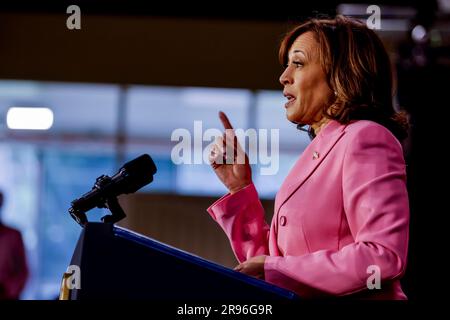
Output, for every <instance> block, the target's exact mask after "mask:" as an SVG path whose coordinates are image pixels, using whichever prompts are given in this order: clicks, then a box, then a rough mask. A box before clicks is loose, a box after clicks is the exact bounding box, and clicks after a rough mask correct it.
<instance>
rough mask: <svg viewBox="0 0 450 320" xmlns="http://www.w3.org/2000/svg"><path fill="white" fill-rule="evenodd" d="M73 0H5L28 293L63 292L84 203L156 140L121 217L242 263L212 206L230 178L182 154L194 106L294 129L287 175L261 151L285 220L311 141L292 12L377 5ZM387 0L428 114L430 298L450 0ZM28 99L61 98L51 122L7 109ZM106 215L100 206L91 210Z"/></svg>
mask: <svg viewBox="0 0 450 320" xmlns="http://www.w3.org/2000/svg"><path fill="white" fill-rule="evenodd" d="M74 3H75V2H74ZM74 3H64V2H61V3H59V4H58V5H55V4H54V3H50V2H44V1H43V2H39V3H35V2H23V3H20V1H19V2H14V3H12V2H11V3H4V4H2V5H1V6H0V8H1V11H0V137H1V142H0V163H1V164H2V170H1V171H0V188H1V189H2V190H3V192H4V193H5V196H6V199H5V208H4V210H3V211H4V212H3V220H4V222H5V223H8V224H10V225H12V226H14V227H16V228H18V229H19V230H21V231H22V234H23V236H24V240H25V245H26V248H27V257H28V261H29V264H30V268H31V278H30V280H29V281H28V284H27V287H26V290H25V291H24V293H23V295H22V297H23V298H25V299H52V298H54V297H56V296H57V295H58V291H59V285H60V280H61V276H62V274H63V272H64V271H65V269H66V267H67V265H68V263H69V261H70V258H71V254H72V252H73V249H74V246H75V243H76V240H77V237H78V235H79V232H80V228H79V226H78V225H76V223H75V222H74V221H72V220H71V218H70V216H69V214H68V213H67V210H68V208H69V206H70V202H71V201H72V200H74V199H75V198H77V197H79V196H80V195H81V194H83V193H85V192H86V191H88V190H90V189H91V187H92V186H93V184H94V182H95V178H96V177H98V176H100V175H101V174H109V175H111V174H113V173H115V172H116V171H117V169H118V168H119V167H120V166H121V165H122V164H123V163H124V162H125V161H127V160H129V159H132V158H134V157H136V156H137V155H139V154H141V153H148V154H150V155H151V156H152V157H153V159H154V160H155V162H156V165H157V167H158V173H157V174H156V175H155V178H154V179H155V181H154V182H153V183H152V184H150V185H149V186H147V187H145V188H144V189H143V190H141V191H140V192H139V193H137V194H134V195H129V196H122V197H121V198H120V201H121V203H122V204H123V206H124V208H125V211H126V212H127V214H128V217H127V218H126V219H125V220H123V221H122V222H121V223H120V225H122V226H124V227H126V228H129V229H131V230H134V231H136V232H139V233H142V234H145V235H148V236H150V237H153V238H155V239H157V240H160V241H163V242H166V243H168V244H171V245H173V246H176V247H179V248H182V249H184V250H187V251H189V252H192V253H194V254H197V255H199V256H202V257H204V258H207V259H210V260H212V261H216V262H218V263H220V264H223V265H226V266H229V267H233V266H234V265H235V264H236V260H235V258H234V255H233V253H232V251H231V249H230V246H229V244H228V241H227V239H226V237H225V235H224V234H223V232H222V230H221V229H220V228H219V227H218V226H217V225H216V224H215V223H214V222H213V221H212V219H211V218H210V217H209V216H208V214H207V212H206V208H207V207H208V206H209V205H211V204H212V203H213V202H214V201H215V200H216V199H217V198H218V197H220V196H221V195H223V194H224V193H225V192H226V190H225V189H224V187H223V186H222V185H221V184H220V182H219V181H218V180H217V178H216V177H215V175H214V173H213V172H212V170H211V169H210V168H209V166H208V165H207V164H198V165H181V166H180V165H175V164H174V163H173V162H172V160H171V157H170V154H171V150H172V148H173V147H174V145H175V144H176V142H174V141H171V134H172V132H173V131H174V130H175V129H177V128H185V129H187V130H188V131H189V132H191V133H192V134H194V121H202V128H203V130H206V129H208V128H218V129H221V125H220V122H219V120H218V117H217V112H218V111H219V110H223V111H225V112H226V113H227V114H228V115H229V117H230V120H231V121H232V123H233V124H234V126H235V127H239V128H244V129H247V128H256V129H268V130H270V129H279V130H280V131H279V132H280V164H279V170H278V172H277V174H276V175H272V176H262V175H260V174H259V172H260V169H261V165H255V166H253V173H254V175H253V178H254V180H255V184H256V186H257V189H258V191H259V193H260V196H261V197H262V199H263V205H264V207H265V208H266V216H267V219H268V221H270V217H271V215H272V210H273V199H274V196H275V193H276V191H277V190H278V188H279V186H280V185H281V182H282V181H283V179H284V177H285V176H286V175H287V173H288V171H289V169H290V168H291V166H292V165H293V163H294V162H295V160H296V159H297V158H298V156H299V155H300V154H301V152H302V151H303V149H304V148H305V147H306V145H307V144H308V143H309V139H308V137H307V136H306V134H305V133H303V132H300V131H298V130H297V129H296V128H295V127H294V126H293V125H292V124H290V123H289V122H287V121H286V120H285V116H284V109H283V104H284V97H283V96H282V92H281V86H280V85H279V83H278V77H279V75H280V73H281V71H282V68H281V66H280V65H279V63H278V60H277V50H278V45H279V42H280V40H281V38H282V36H283V34H284V33H285V32H286V31H287V30H289V28H290V27H291V26H293V25H295V24H297V23H299V22H300V21H301V20H302V19H303V18H305V17H309V16H314V15H317V14H318V13H324V14H336V13H341V14H346V15H349V16H353V17H357V18H360V19H362V20H365V19H367V17H368V14H367V13H366V8H367V6H368V4H366V3H364V2H361V1H348V2H347V3H340V2H334V3H333V2H332V3H330V2H327V3H324V4H321V3H320V2H318V3H315V4H302V5H301V6H300V5H299V6H298V8H295V9H292V10H288V9H286V8H285V7H286V6H285V5H283V10H281V11H280V10H275V9H274V8H275V4H273V5H267V7H266V6H264V7H262V8H260V9H261V11H260V12H258V13H256V12H255V11H249V12H245V11H242V10H236V7H229V8H228V11H227V10H225V9H226V8H221V10H213V11H211V12H213V13H211V12H209V13H203V11H201V10H198V11H195V10H194V11H193V13H190V12H191V11H192V10H191V11H188V10H183V9H184V8H179V7H178V8H176V9H178V10H175V9H174V10H167V11H164V12H161V11H156V9H154V8H153V7H152V6H151V5H150V4H147V5H145V4H142V3H139V1H116V2H110V3H108V2H105V1H79V2H76V3H77V4H78V5H79V6H80V9H81V30H69V29H68V28H67V27H66V20H67V18H68V17H69V14H67V13H66V9H67V6H68V5H69V4H74ZM370 4H373V3H370ZM375 4H377V5H379V6H380V8H381V19H382V20H381V29H380V30H378V31H377V32H378V34H379V35H380V37H381V38H382V40H383V41H384V43H385V45H386V47H387V49H388V51H389V53H390V55H391V57H392V63H393V65H394V66H396V76H397V82H398V86H397V91H396V96H395V99H396V104H397V105H398V106H399V109H400V108H402V109H405V110H407V111H408V112H409V113H410V116H411V121H412V123H413V127H412V131H411V136H410V139H409V140H408V141H407V142H406V144H405V154H406V157H407V160H408V170H410V172H409V181H408V182H409V189H410V194H411V241H410V264H409V267H408V273H407V276H406V277H405V279H404V286H405V290H406V291H407V294H408V295H409V297H410V298H412V299H417V298H420V297H421V296H423V295H424V291H422V290H421V288H422V284H423V283H424V282H425V280H423V279H424V278H423V276H424V274H426V270H428V269H426V268H428V267H429V264H428V262H427V261H429V259H431V258H430V257H434V258H435V256H434V254H433V249H432V247H433V246H432V243H431V240H430V237H429V235H430V233H432V231H431V230H433V226H434V224H435V223H434V222H433V221H432V220H430V219H429V215H428V214H429V212H438V211H439V210H440V209H438V208H432V207H431V205H430V203H431V204H433V203H436V202H437V201H436V195H434V194H430V190H429V188H427V186H428V185H429V181H428V180H427V179H428V177H429V176H428V174H427V173H426V170H425V169H426V168H429V167H430V165H429V162H428V161H429V157H428V156H427V153H426V152H427V148H428V149H429V148H430V141H429V140H428V137H429V136H428V134H427V132H428V128H427V125H428V124H429V123H433V121H434V120H433V119H434V117H435V115H436V113H433V111H432V110H433V109H432V107H433V106H445V107H447V106H448V101H447V99H446V98H445V93H446V86H447V85H448V83H450V82H449V81H448V80H449V78H448V75H449V73H448V67H449V65H450V60H449V55H448V48H449V47H448V45H449V42H450V19H449V12H450V11H449V7H450V3H449V1H436V2H435V1H429V2H426V3H414V2H407V1H401V0H398V1H397V0H396V1H378V3H375ZM277 6H279V5H277ZM191 9H192V8H191ZM203 9H204V8H203ZM278 9H280V8H278ZM424 92H428V93H429V92H433V94H431V95H430V94H428V95H427V96H426V97H424ZM14 106H20V107H33V108H34V107H47V108H49V109H51V110H52V112H53V116H54V121H53V125H52V127H51V128H50V129H48V130H42V131H36V130H13V129H11V128H10V127H8V125H7V113H8V110H9V109H10V108H11V107H14ZM437 130H438V129H437ZM431 143H432V142H431ZM201 147H202V146H200V147H198V148H197V149H194V150H193V152H194V153H195V152H201V151H202V149H201ZM433 199H434V200H433ZM104 214H106V212H105V211H103V210H100V209H96V210H93V211H92V212H91V213H90V219H91V220H94V221H95V220H99V218H100V217H101V216H102V215H104ZM439 259H440V258H438V259H437V260H436V258H435V260H434V261H435V262H434V263H435V264H436V263H437V262H436V261H439Z"/></svg>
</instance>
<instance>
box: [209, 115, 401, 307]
mask: <svg viewBox="0 0 450 320" xmlns="http://www.w3.org/2000/svg"><path fill="white" fill-rule="evenodd" d="M208 212H209V214H210V215H211V216H212V218H213V219H214V220H215V221H217V223H218V224H219V225H220V226H221V227H222V228H223V230H224V231H225V233H226V234H227V236H228V238H229V240H230V243H231V246H232V248H233V251H234V253H235V255H236V257H237V259H238V260H239V261H240V262H243V261H245V260H247V259H248V258H250V257H253V256H257V255H268V257H267V258H266V260H265V264H264V273H265V280H266V281H268V282H270V283H273V284H275V285H278V286H280V287H284V288H287V289H289V290H292V291H295V292H296V293H298V294H299V296H300V297H317V296H322V295H334V296H344V295H349V294H355V295H354V296H353V297H358V298H369V299H406V296H405V294H404V293H403V291H402V289H401V286H400V281H399V279H400V278H401V277H402V275H403V273H404V271H405V267H406V259H407V250H408V231H409V206H408V194H407V190H406V170H405V162H404V158H403V152H402V147H401V145H400V143H399V142H398V140H397V139H396V138H395V137H394V136H393V135H392V134H391V133H390V131H389V130H387V129H386V128H385V127H383V126H381V125H379V124H377V123H375V122H372V121H366V120H360V121H355V122H352V123H350V124H348V125H341V124H340V123H339V122H337V121H334V120H333V121H330V122H329V123H328V124H327V125H326V126H325V127H324V128H323V129H322V130H321V132H319V134H318V136H317V137H316V138H315V139H313V141H312V142H311V143H310V144H309V146H308V147H307V148H306V149H305V151H304V152H303V153H302V155H301V156H300V158H299V159H298V160H297V162H296V163H295V165H294V166H293V168H292V169H291V171H290V173H289V175H288V176H287V177H286V179H285V181H284V182H283V185H282V186H281V188H280V190H279V192H278V193H277V195H276V198H275V212H274V216H273V219H272V223H271V226H270V228H269V226H268V225H267V224H266V222H265V221H264V209H263V207H262V205H261V202H260V201H259V199H258V194H257V191H256V189H255V187H254V185H253V184H251V185H249V186H247V187H245V188H244V189H242V190H240V191H238V192H237V193H234V194H232V195H231V194H227V195H225V196H223V197H222V198H220V199H219V200H218V201H216V202H215V203H214V204H213V205H212V206H211V207H209V208H208ZM372 266H375V268H378V270H379V271H380V272H379V274H377V275H374V271H373V270H374V269H371V268H374V267H372ZM378 275H379V279H380V280H381V282H380V283H381V288H380V289H377V288H374V289H371V290H370V289H368V285H367V282H368V279H369V277H371V276H372V278H371V280H370V281H369V282H370V283H373V279H374V277H373V276H375V278H376V277H377V276H378Z"/></svg>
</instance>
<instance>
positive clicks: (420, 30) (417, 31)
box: [411, 25, 427, 42]
mask: <svg viewBox="0 0 450 320" xmlns="http://www.w3.org/2000/svg"><path fill="white" fill-rule="evenodd" d="M426 36H427V30H425V28H424V27H423V26H421V25H417V26H415V27H414V29H412V31H411V37H412V38H413V40H414V41H416V42H422V41H423V40H425V37H426Z"/></svg>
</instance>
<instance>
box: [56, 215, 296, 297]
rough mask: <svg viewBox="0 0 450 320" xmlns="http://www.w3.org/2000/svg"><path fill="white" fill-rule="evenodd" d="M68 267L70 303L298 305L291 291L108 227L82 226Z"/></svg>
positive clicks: (111, 226)
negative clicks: (75, 282) (73, 281)
mask: <svg viewBox="0 0 450 320" xmlns="http://www.w3.org/2000/svg"><path fill="white" fill-rule="evenodd" d="M71 266H76V267H77V268H79V270H80V284H81V286H80V288H79V289H77V288H72V289H70V290H68V289H67V294H66V299H70V300H85V299H146V300H147V299H152V300H161V301H194V300H195V301H231V300H233V301H255V302H257V301H260V302H263V301H266V302H267V301H274V302H282V301H286V302H288V301H292V300H294V301H295V300H298V296H297V295H295V294H294V293H292V292H290V291H287V290H285V289H282V288H279V287H276V286H274V285H271V284H269V283H267V282H265V281H262V280H259V279H255V278H253V277H249V276H247V275H244V274H241V273H239V272H236V271H234V270H232V269H229V268H226V267H224V266H221V265H218V264H216V263H213V262H210V261H208V260H205V259H202V258H200V257H198V256H195V255H192V254H189V253H187V252H185V251H182V250H180V249H177V248H174V247H171V246H169V245H166V244H163V243H161V242H158V241H156V240H153V239H150V238H148V237H145V236H142V235H139V234H137V233H134V232H131V231H128V230H126V229H123V228H120V227H117V226H115V225H114V224H112V223H87V225H86V226H85V227H84V228H83V231H82V232H81V235H80V238H79V240H78V243H77V246H76V249H75V252H74V254H73V257H72V260H71ZM63 284H64V281H63ZM62 290H63V289H62Z"/></svg>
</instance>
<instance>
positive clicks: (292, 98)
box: [284, 94, 295, 108]
mask: <svg viewBox="0 0 450 320" xmlns="http://www.w3.org/2000/svg"><path fill="white" fill-rule="evenodd" d="M284 96H285V97H286V99H288V101H287V102H286V103H285V105H284V107H285V108H287V107H289V106H291V105H292V104H293V103H294V101H295V97H294V96H293V95H290V94H285V95H284Z"/></svg>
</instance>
